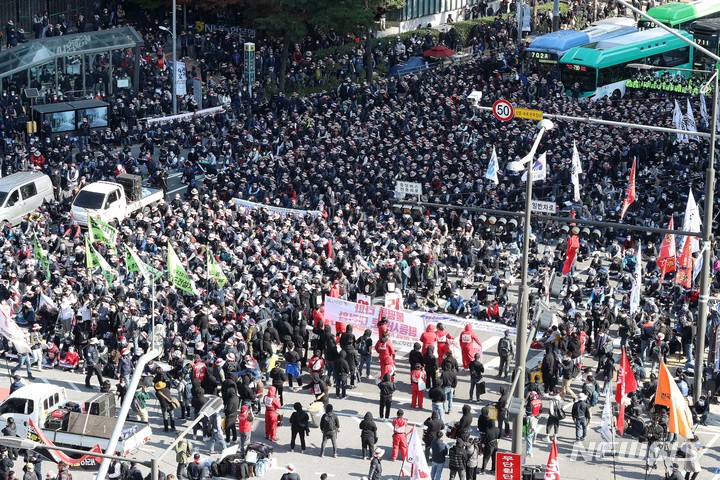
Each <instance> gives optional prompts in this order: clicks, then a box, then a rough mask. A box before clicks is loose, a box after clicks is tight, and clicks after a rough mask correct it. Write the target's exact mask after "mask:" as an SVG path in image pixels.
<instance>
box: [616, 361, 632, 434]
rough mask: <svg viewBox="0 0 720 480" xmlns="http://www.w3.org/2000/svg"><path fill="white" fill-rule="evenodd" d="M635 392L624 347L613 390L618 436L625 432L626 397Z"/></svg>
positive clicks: (630, 368)
mask: <svg viewBox="0 0 720 480" xmlns="http://www.w3.org/2000/svg"><path fill="white" fill-rule="evenodd" d="M635 390H637V380H636V379H635V375H634V374H633V371H632V367H631V366H630V360H628V357H627V353H625V347H623V349H622V353H621V355H620V365H619V367H618V372H617V384H616V388H615V401H616V402H617V404H618V418H617V430H618V432H619V433H620V435H622V434H623V432H624V431H625V406H626V405H627V403H629V402H628V399H627V395H628V394H629V393H631V392H634V391H635Z"/></svg>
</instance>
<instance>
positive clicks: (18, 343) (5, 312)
mask: <svg viewBox="0 0 720 480" xmlns="http://www.w3.org/2000/svg"><path fill="white" fill-rule="evenodd" d="M0 333H1V334H2V336H3V337H5V338H7V339H8V340H9V341H10V342H11V343H12V344H13V345H14V346H15V350H17V352H18V353H20V354H23V353H30V350H31V349H30V345H29V344H28V342H27V340H25V334H24V333H23V331H22V330H20V327H18V324H17V323H15V320H13V319H12V313H11V312H10V307H8V305H7V304H4V303H3V304H2V305H0Z"/></svg>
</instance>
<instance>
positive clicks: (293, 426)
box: [290, 402, 310, 453]
mask: <svg viewBox="0 0 720 480" xmlns="http://www.w3.org/2000/svg"><path fill="white" fill-rule="evenodd" d="M293 408H294V409H295V411H294V412H293V413H292V415H290V450H291V451H293V452H294V451H295V438H296V437H297V436H298V435H300V450H301V451H302V453H305V435H307V434H308V431H309V430H308V422H309V421H310V416H309V415H308V413H307V412H306V411H305V410H303V407H302V403H300V402H295V403H294V404H293Z"/></svg>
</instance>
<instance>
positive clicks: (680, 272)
mask: <svg viewBox="0 0 720 480" xmlns="http://www.w3.org/2000/svg"><path fill="white" fill-rule="evenodd" d="M691 245H692V241H691V238H690V237H685V241H684V242H683V248H682V251H681V252H680V256H679V257H678V259H677V263H676V265H675V283H676V284H677V285H682V286H683V287H685V288H692V271H693V263H692V248H691Z"/></svg>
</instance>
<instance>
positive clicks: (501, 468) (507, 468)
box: [495, 452, 522, 480]
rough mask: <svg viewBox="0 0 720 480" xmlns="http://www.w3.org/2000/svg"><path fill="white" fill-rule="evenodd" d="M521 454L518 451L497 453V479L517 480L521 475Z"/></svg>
mask: <svg viewBox="0 0 720 480" xmlns="http://www.w3.org/2000/svg"><path fill="white" fill-rule="evenodd" d="M520 460H521V459H520V455H518V454H516V453H503V452H497V453H495V480H517V479H519V478H522V477H521V475H520Z"/></svg>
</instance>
